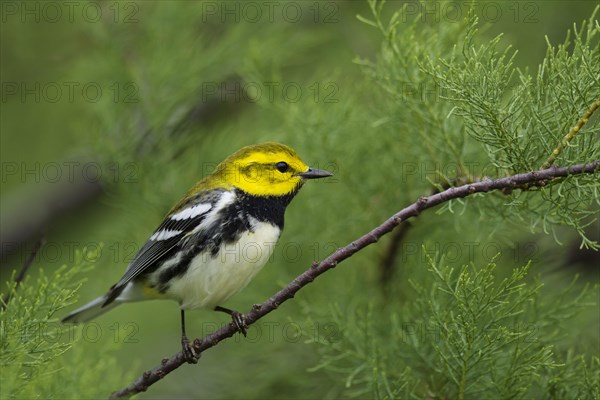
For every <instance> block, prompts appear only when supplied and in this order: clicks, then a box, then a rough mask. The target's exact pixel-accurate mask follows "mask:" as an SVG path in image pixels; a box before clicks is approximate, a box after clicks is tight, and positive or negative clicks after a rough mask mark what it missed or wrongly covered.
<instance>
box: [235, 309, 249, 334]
mask: <svg viewBox="0 0 600 400" xmlns="http://www.w3.org/2000/svg"><path fill="white" fill-rule="evenodd" d="M231 320H232V322H233V325H234V326H235V327H236V329H237V330H238V332H240V333H241V334H242V335H244V337H245V336H246V328H247V327H248V325H246V320H245V319H244V315H243V314H241V313H239V312H237V311H232V312H231Z"/></svg>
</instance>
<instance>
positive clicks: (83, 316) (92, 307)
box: [62, 294, 121, 324]
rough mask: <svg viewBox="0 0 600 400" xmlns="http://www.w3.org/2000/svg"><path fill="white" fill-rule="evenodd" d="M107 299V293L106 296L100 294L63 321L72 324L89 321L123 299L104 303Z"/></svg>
mask: <svg viewBox="0 0 600 400" xmlns="http://www.w3.org/2000/svg"><path fill="white" fill-rule="evenodd" d="M107 299H108V295H107V294H105V295H104V296H100V297H98V298H97V299H95V300H92V301H90V302H89V303H87V304H86V305H85V306H83V307H80V308H78V309H77V310H75V311H73V312H72V313H71V314H69V315H67V316H66V317H64V318H63V319H62V322H63V323H70V324H77V323H80V322H87V321H90V320H92V319H94V318H96V317H97V316H99V315H102V314H104V313H105V312H107V311H110V310H112V309H113V308H115V307H116V306H118V305H119V304H121V301H119V300H118V299H116V300H115V301H113V302H112V303H109V304H106V305H104V304H105V302H106V300H107Z"/></svg>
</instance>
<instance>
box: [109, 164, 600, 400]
mask: <svg viewBox="0 0 600 400" xmlns="http://www.w3.org/2000/svg"><path fill="white" fill-rule="evenodd" d="M599 169H600V160H596V161H594V162H592V163H590V164H579V165H574V166H571V167H563V168H557V167H553V168H548V169H545V170H540V171H534V172H529V173H525V174H518V175H513V176H509V177H506V178H501V179H495V180H486V181H482V182H476V183H470V184H466V185H462V186H458V187H452V188H449V189H447V190H444V191H442V192H440V193H437V194H434V195H431V196H426V197H421V198H419V199H418V200H417V201H416V202H414V203H413V204H411V205H409V206H408V207H406V208H404V209H402V210H400V211H399V212H397V213H396V214H394V215H393V216H392V217H390V218H389V219H388V220H386V221H385V222H384V223H383V224H381V225H379V226H378V227H376V228H375V229H373V230H372V231H370V232H368V233H367V234H365V235H363V236H361V237H359V238H358V239H356V240H354V241H353V242H351V243H349V244H348V245H346V246H344V247H342V248H339V249H338V250H336V251H335V252H334V253H333V254H331V255H330V256H329V257H327V258H326V259H324V260H323V261H321V262H315V263H313V265H312V266H311V267H310V268H309V269H308V270H306V271H305V272H304V273H302V274H301V275H299V276H298V277H296V278H295V279H294V280H293V281H292V282H290V283H289V284H288V285H287V286H286V287H285V288H283V289H281V290H280V291H279V292H277V293H276V294H275V295H273V296H272V297H271V298H270V299H268V300H266V301H265V302H264V303H262V304H257V305H254V306H253V307H252V309H251V310H250V311H249V312H248V313H246V314H244V315H243V317H244V319H245V321H246V323H247V325H251V324H253V323H255V322H256V321H258V320H259V319H260V318H262V317H263V316H265V315H266V314H268V313H270V312H271V311H273V310H275V309H276V308H278V307H279V305H280V304H282V303H283V302H285V301H287V300H289V299H291V298H293V297H294V296H295V295H296V293H297V292H298V291H299V290H300V289H302V288H303V287H304V286H306V285H308V284H309V283H310V282H312V281H314V280H315V279H316V278H317V277H318V276H319V275H321V274H323V273H325V272H327V271H328V270H330V269H332V268H334V267H335V266H336V265H338V264H339V263H340V262H342V261H344V260H345V259H347V258H349V257H351V256H352V255H353V254H355V253H357V252H359V251H360V250H362V249H364V248H365V247H367V246H369V245H371V244H373V243H375V242H377V241H378V240H379V239H380V238H381V237H382V236H383V235H385V234H387V233H389V232H391V231H392V230H393V229H394V228H395V227H397V226H398V225H399V224H400V223H402V222H404V221H406V220H407V219H409V218H412V217H416V216H417V215H419V214H420V213H421V212H422V211H424V210H426V209H428V208H432V207H435V206H437V205H439V204H442V203H445V202H447V201H450V200H453V199H458V198H462V197H467V196H470V195H472V194H474V193H486V192H490V191H493V190H498V189H504V188H513V189H518V188H519V187H520V186H523V185H528V184H531V183H535V182H541V181H547V180H551V179H554V178H561V177H566V176H567V175H578V174H591V173H595V172H598V170H599ZM236 332H237V330H236V328H235V327H234V325H233V324H229V325H227V326H225V327H223V328H221V329H219V330H217V331H216V332H213V333H211V334H209V335H207V336H205V337H204V338H202V339H196V340H194V348H195V350H196V351H197V352H198V353H200V352H203V351H205V350H207V349H209V348H211V347H214V346H216V345H217V344H218V343H219V342H221V341H222V340H225V339H227V338H229V337H231V336H233V335H234V334H235V333H236ZM184 363H186V361H185V358H184V356H183V354H182V353H181V352H180V353H177V354H175V355H174V356H172V357H171V358H165V359H163V360H162V362H161V363H160V365H159V366H157V367H155V368H154V369H151V370H148V371H146V372H144V373H143V374H142V376H140V377H139V378H138V379H136V380H135V382H133V383H131V384H130V385H129V386H127V387H125V388H123V389H121V390H118V391H116V392H114V393H112V395H111V398H121V397H129V396H132V395H134V394H136V393H139V392H143V391H145V390H147V389H148V387H149V386H151V385H152V384H154V383H156V382H157V381H159V380H160V379H162V378H164V377H165V376H166V375H167V374H168V373H170V372H172V371H173V370H175V369H177V368H179V367H180V366H181V365H182V364H184Z"/></svg>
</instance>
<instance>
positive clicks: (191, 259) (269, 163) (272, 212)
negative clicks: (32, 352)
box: [63, 143, 332, 362]
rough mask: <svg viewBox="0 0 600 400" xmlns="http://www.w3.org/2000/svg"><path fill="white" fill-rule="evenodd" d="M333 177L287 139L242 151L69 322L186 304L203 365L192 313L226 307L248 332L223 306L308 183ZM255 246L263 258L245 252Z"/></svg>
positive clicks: (265, 253)
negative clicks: (149, 303) (133, 304)
mask: <svg viewBox="0 0 600 400" xmlns="http://www.w3.org/2000/svg"><path fill="white" fill-rule="evenodd" d="M328 176H332V174H331V173H330V172H327V171H322V170H318V169H312V168H309V167H308V166H307V165H306V164H305V163H304V162H303V161H302V160H301V159H300V157H299V156H298V155H297V154H296V152H295V151H294V150H292V149H291V148H289V147H287V146H285V145H282V144H278V143H263V144H257V145H252V146H247V147H244V148H242V149H240V150H238V151H237V152H235V153H234V154H232V155H231V156H229V157H228V158H227V159H225V160H224V161H223V162H222V163H220V164H219V165H218V166H217V167H216V169H215V171H214V172H213V173H212V174H211V175H209V176H207V177H206V178H204V179H203V180H201V181H200V182H198V183H197V184H196V185H195V186H194V187H192V189H191V190H190V191H189V192H188V193H187V194H186V195H185V197H184V198H183V199H182V200H181V201H179V203H177V204H176V205H175V207H173V209H171V211H170V212H169V213H168V214H167V216H166V217H165V219H164V220H163V222H162V223H161V224H160V225H159V227H158V228H157V229H156V231H154V233H153V234H152V235H151V236H150V238H149V239H148V241H147V242H146V243H145V244H144V246H142V248H141V249H140V251H139V252H138V253H137V255H136V256H135V258H134V259H133V261H132V262H131V263H130V264H129V266H128V268H127V270H126V272H125V275H123V277H122V278H121V279H120V280H119V281H118V282H117V283H116V284H114V285H113V286H112V287H111V288H110V289H109V291H108V292H107V293H106V294H104V295H103V296H100V297H99V298H97V299H95V300H93V301H91V302H90V303H88V304H86V305H85V306H83V307H81V308H79V309H77V310H75V311H73V312H72V313H71V314H69V315H68V316H66V317H65V318H64V319H63V322H71V323H78V322H86V321H89V320H91V319H93V318H95V317H97V316H99V315H101V314H103V313H105V312H107V311H109V310H111V309H112V308H114V307H116V306H117V305H119V304H121V303H125V302H130V301H139V300H150V299H173V300H176V301H177V302H178V303H179V304H180V308H181V344H182V347H183V352H184V354H185V356H186V359H187V361H188V362H197V360H198V355H197V354H196V353H195V351H194V349H193V347H192V346H191V345H190V342H189V340H188V338H187V336H186V333H185V311H184V310H189V309H198V308H204V309H214V310H216V311H223V312H226V313H228V314H230V315H231V316H232V318H233V322H234V323H235V325H236V327H237V328H238V330H239V331H240V332H242V333H243V334H245V323H244V321H243V319H242V318H241V314H240V313H238V312H237V311H232V310H229V309H227V308H224V307H222V306H221V304H223V303H224V302H225V301H227V300H228V299H229V298H230V297H231V296H233V295H235V294H236V293H238V292H239V291H240V290H241V289H243V288H244V287H245V286H246V285H247V284H248V283H249V282H250V281H251V280H252V279H253V278H254V276H255V275H256V274H257V273H258V271H260V270H261V268H262V267H263V266H264V265H265V263H266V262H267V260H268V259H269V257H270V256H271V254H272V252H273V247H274V245H275V243H276V242H277V240H278V239H279V235H280V234H281V231H282V229H283V219H284V213H285V209H286V207H287V205H288V204H289V203H290V201H291V200H292V199H293V198H294V196H295V195H296V194H297V193H298V191H299V190H300V188H301V187H302V185H303V184H304V182H305V181H306V180H309V179H316V178H325V177H328ZM249 246H252V248H253V251H255V252H256V256H253V257H248V256H247V255H245V254H244V252H247V248H248V247H249ZM254 249H256V250H254Z"/></svg>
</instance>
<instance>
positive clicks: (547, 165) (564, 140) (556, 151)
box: [540, 98, 600, 169]
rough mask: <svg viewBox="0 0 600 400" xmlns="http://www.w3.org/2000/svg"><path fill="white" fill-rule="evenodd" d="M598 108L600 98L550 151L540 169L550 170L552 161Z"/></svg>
mask: <svg viewBox="0 0 600 400" xmlns="http://www.w3.org/2000/svg"><path fill="white" fill-rule="evenodd" d="M598 107H600V98H599V99H597V100H596V101H595V102H594V103H592V105H591V106H590V108H589V109H588V110H587V111H586V112H585V114H583V116H582V117H581V118H579V121H577V123H576V124H575V126H574V127H573V128H571V130H570V131H569V132H568V133H567V134H566V135H565V137H563V138H562V140H561V142H560V143H559V144H558V146H556V148H555V149H554V150H552V153H551V154H550V156H548V158H547V159H546V161H545V162H544V163H543V164H542V166H541V167H540V169H546V168H550V166H551V165H552V164H553V163H554V160H556V157H558V156H559V155H560V153H561V152H562V150H563V149H564V148H565V147H566V146H567V145H568V144H569V142H570V141H571V140H572V139H573V138H574V137H575V135H577V133H578V132H579V131H580V130H581V128H583V126H584V125H585V124H587V122H588V121H589V120H590V117H591V116H592V114H594V112H595V111H596V110H597V109H598Z"/></svg>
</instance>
